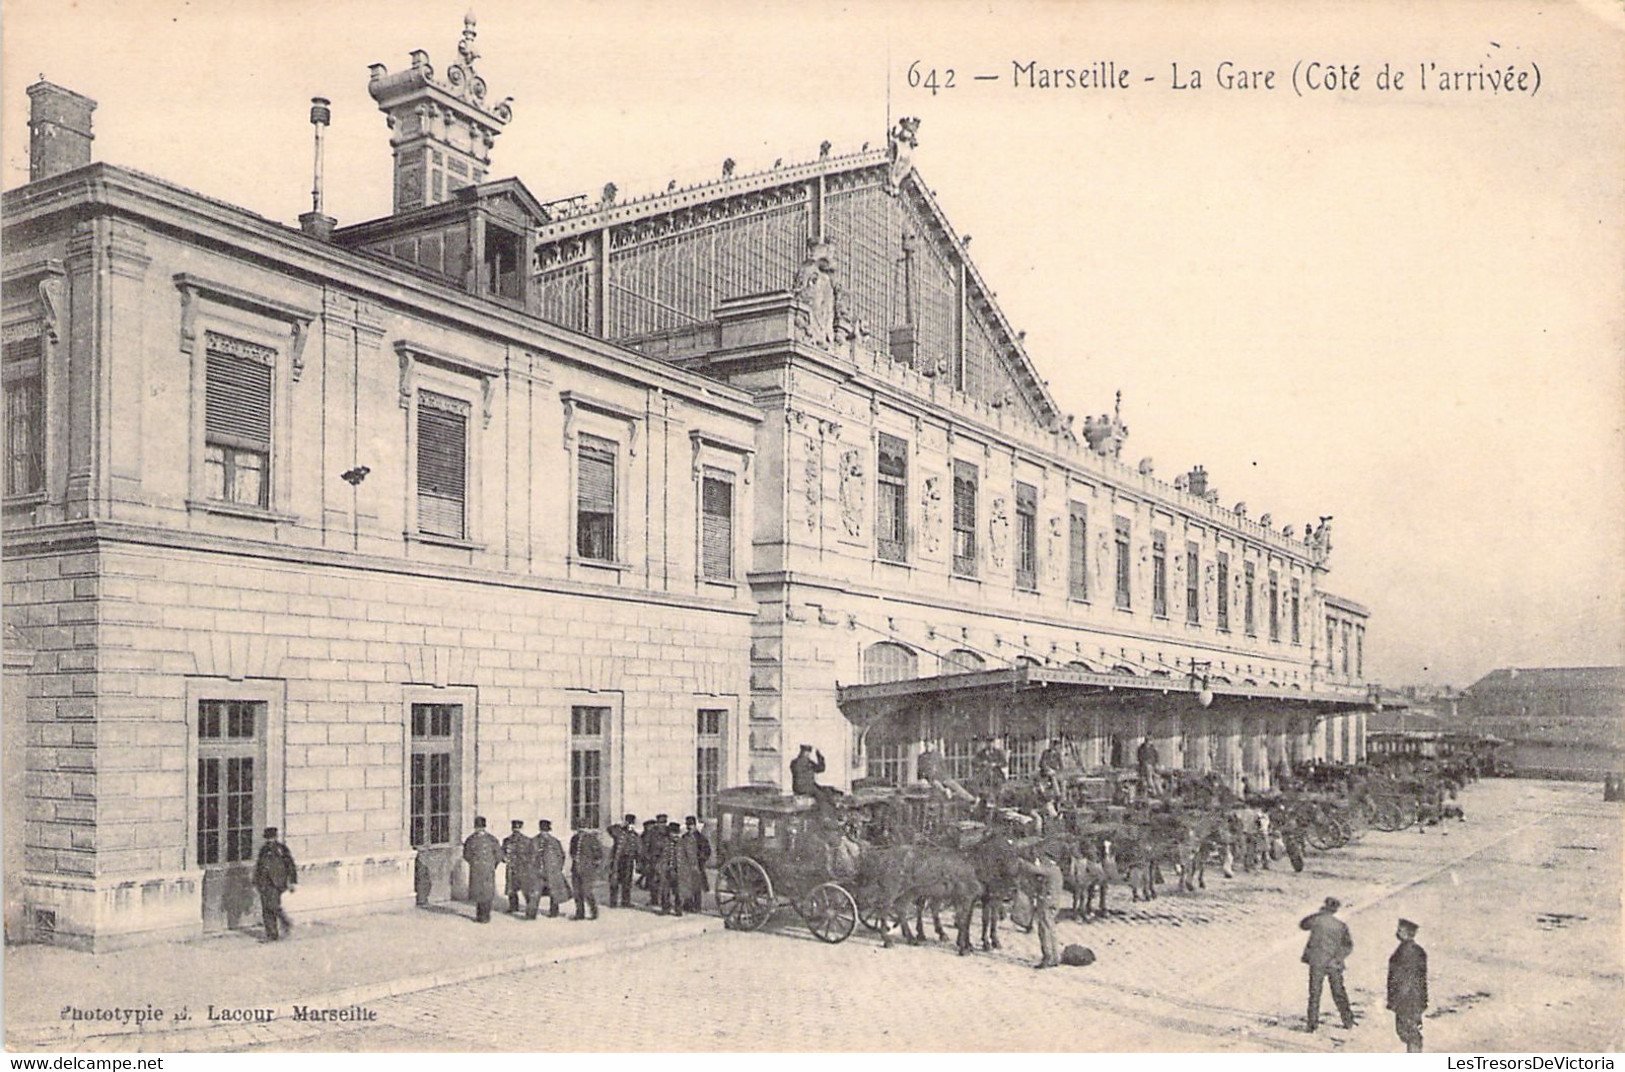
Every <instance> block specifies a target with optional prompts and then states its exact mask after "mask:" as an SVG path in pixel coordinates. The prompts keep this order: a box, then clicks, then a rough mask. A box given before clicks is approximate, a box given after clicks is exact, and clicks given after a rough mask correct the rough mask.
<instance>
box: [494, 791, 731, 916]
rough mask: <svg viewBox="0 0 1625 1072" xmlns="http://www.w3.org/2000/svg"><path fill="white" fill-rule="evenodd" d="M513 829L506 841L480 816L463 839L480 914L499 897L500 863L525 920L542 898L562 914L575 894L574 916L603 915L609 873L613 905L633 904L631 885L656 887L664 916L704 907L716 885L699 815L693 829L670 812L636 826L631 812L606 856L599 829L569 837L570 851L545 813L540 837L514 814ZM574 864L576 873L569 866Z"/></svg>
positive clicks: (615, 830) (511, 905) (614, 832)
mask: <svg viewBox="0 0 1625 1072" xmlns="http://www.w3.org/2000/svg"><path fill="white" fill-rule="evenodd" d="M512 825H513V832H512V833H511V834H509V835H508V836H507V837H506V838H505V839H503V840H502V841H501V842H498V841H497V839H496V836H495V835H493V834H491V833H490V832H489V831H487V830H486V828H485V826H486V823H485V817H484V816H483V815H482V816H477V817H476V818H475V819H474V832H473V833H472V834H470V835H469V836H468V839H467V840H466V841H464V842H463V860H464V861H465V862H467V864H468V897H469V900H471V901H473V902H474V921H475V922H476V923H489V922H490V921H491V904H492V902H494V901H495V900H496V895H497V894H496V869H497V865H498V864H506V865H507V876H506V879H507V881H506V886H505V893H506V894H507V897H508V911H509V912H510V913H512V914H518V913H519V911H520V900H521V899H523V901H524V913H525V918H526V919H535V918H536V916H537V914H538V912H539V909H540V902H541V899H542V898H543V897H544V896H545V897H546V898H547V899H548V912H547V914H548V916H549V917H552V918H556V917H557V916H558V915H559V906H560V905H561V904H562V903H564V902H566V901H571V900H573V901H575V904H576V909H575V915H574V917H573V918H575V919H597V918H598V897H597V886H598V882H599V880H600V879H601V878H603V877H604V873H605V870H606V865H607V869H608V874H609V906H610V907H611V908H631V907H632V889H633V887H634V886H636V887H637V888H638V889H643V890H648V891H649V906H650V907H651V908H658V909H659V910H660V913H661V914H662V915H667V914H671V915H678V916H680V915H682V914H683V913H684V912H698V911H699V910H700V908H701V902H702V898H703V896H704V894H705V893H706V891H708V890H709V889H710V888H711V884H710V882H709V881H708V880H707V879H706V875H705V868H706V865H707V864H709V863H710V860H711V842H710V840H709V839H707V838H706V836H705V834H704V833H702V832H701V831H700V828H699V821H698V820H697V819H696V818H695V817H694V816H692V815H690V816H689V817H688V818H687V820H686V829H685V827H684V826H680V825H678V824H677V823H674V822H669V821H667V817H666V816H665V815H657V816H656V817H655V818H653V819H650V820H648V821H646V822H645V823H644V824H643V830H642V831H641V832H639V830H638V828H637V816H635V815H627V816H626V817H625V819H624V820H623V821H621V822H618V823H611V824H610V827H609V837H610V841H611V848H610V849H609V851H608V854H607V859H606V853H605V850H604V842H603V839H602V838H601V837H599V834H598V831H597V830H594V829H592V828H591V827H588V826H586V825H585V824H578V826H577V828H576V831H575V833H574V834H573V835H572V836H571V838H570V846H569V851H568V853H566V850H565V847H564V846H563V845H562V844H560V842H559V839H558V838H556V837H554V836H553V824H552V823H551V822H550V821H549V820H547V819H543V820H542V821H541V823H540V826H541V830H540V831H539V832H538V833H537V835H536V836H535V837H527V836H526V835H525V829H524V827H525V823H524V820H523V819H514V820H513V824H512ZM566 865H568V868H569V872H568V874H566V871H565V868H566Z"/></svg>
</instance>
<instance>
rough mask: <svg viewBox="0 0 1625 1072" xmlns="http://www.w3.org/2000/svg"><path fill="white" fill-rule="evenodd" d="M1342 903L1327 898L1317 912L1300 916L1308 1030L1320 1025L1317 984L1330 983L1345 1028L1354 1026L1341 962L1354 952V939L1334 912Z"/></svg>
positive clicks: (1335, 899) (1333, 998) (1319, 986)
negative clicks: (1306, 973)
mask: <svg viewBox="0 0 1625 1072" xmlns="http://www.w3.org/2000/svg"><path fill="white" fill-rule="evenodd" d="M1342 907H1343V904H1342V902H1341V901H1339V900H1338V899H1337V898H1336V897H1328V898H1326V901H1325V903H1324V904H1322V905H1321V906H1320V911H1318V912H1314V913H1311V914H1310V915H1307V916H1305V917H1303V919H1302V920H1300V921H1299V922H1298V929H1299V930H1305V931H1308V932H1309V941H1308V943H1307V944H1306V945H1304V947H1303V957H1302V958H1301V959H1302V960H1303V962H1304V963H1305V964H1307V965H1309V1028H1308V1029H1309V1030H1310V1031H1313V1030H1315V1029H1316V1028H1317V1027H1319V1026H1320V991H1321V981H1322V980H1325V981H1327V982H1329V983H1331V984H1332V1000H1333V1001H1335V1002H1336V1003H1337V1011H1338V1012H1339V1013H1341V1014H1342V1015H1343V1026H1344V1027H1345V1028H1348V1027H1353V1026H1354V1010H1353V1009H1351V1008H1350V1007H1349V996H1348V991H1346V990H1344V989H1343V962H1344V961H1345V960H1346V959H1348V955H1349V954H1350V953H1352V952H1354V939H1353V937H1352V936H1350V934H1349V929H1348V927H1346V926H1345V925H1344V924H1343V921H1342V920H1340V919H1338V918H1337V910H1338V909H1339V908H1342Z"/></svg>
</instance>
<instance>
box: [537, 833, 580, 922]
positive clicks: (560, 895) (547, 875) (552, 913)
mask: <svg viewBox="0 0 1625 1072" xmlns="http://www.w3.org/2000/svg"><path fill="white" fill-rule="evenodd" d="M536 825H537V828H538V833H537V834H536V838H535V846H536V867H537V868H538V869H539V870H540V871H541V875H542V889H543V890H544V891H545V892H546V893H547V916H548V918H549V919H557V918H558V916H559V904H560V903H561V902H564V901H568V900H570V898H571V896H572V894H571V891H570V882H569V880H568V879H566V878H565V877H564V846H563V845H561V844H559V839H558V838H556V837H554V836H553V820H551V819H543V820H542V821H541V822H539V823H537V824H536ZM538 899H539V898H538ZM528 918H530V919H535V918H536V910H535V909H534V908H532V909H531V912H530V916H529V917H528Z"/></svg>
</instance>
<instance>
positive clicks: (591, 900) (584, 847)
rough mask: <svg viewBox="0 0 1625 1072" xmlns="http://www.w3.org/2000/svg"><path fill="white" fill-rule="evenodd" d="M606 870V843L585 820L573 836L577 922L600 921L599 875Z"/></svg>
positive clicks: (572, 877)
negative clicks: (579, 920) (586, 920)
mask: <svg viewBox="0 0 1625 1072" xmlns="http://www.w3.org/2000/svg"><path fill="white" fill-rule="evenodd" d="M603 870H604V842H603V840H602V839H601V838H599V836H598V831H597V830H594V829H593V828H592V824H591V823H589V822H588V821H587V820H586V819H585V818H581V819H577V820H576V831H575V833H574V834H572V835H571V836H570V884H571V885H572V886H574V887H575V895H576V914H575V918H576V919H597V918H598V894H597V889H596V887H597V885H598V876H599V875H600V874H601V873H602V872H603Z"/></svg>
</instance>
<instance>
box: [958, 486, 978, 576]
mask: <svg viewBox="0 0 1625 1072" xmlns="http://www.w3.org/2000/svg"><path fill="white" fill-rule="evenodd" d="M954 572H955V573H960V574H964V575H965V576H966V577H974V576H976V466H974V465H972V464H970V463H969V462H960V461H956V462H954Z"/></svg>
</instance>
